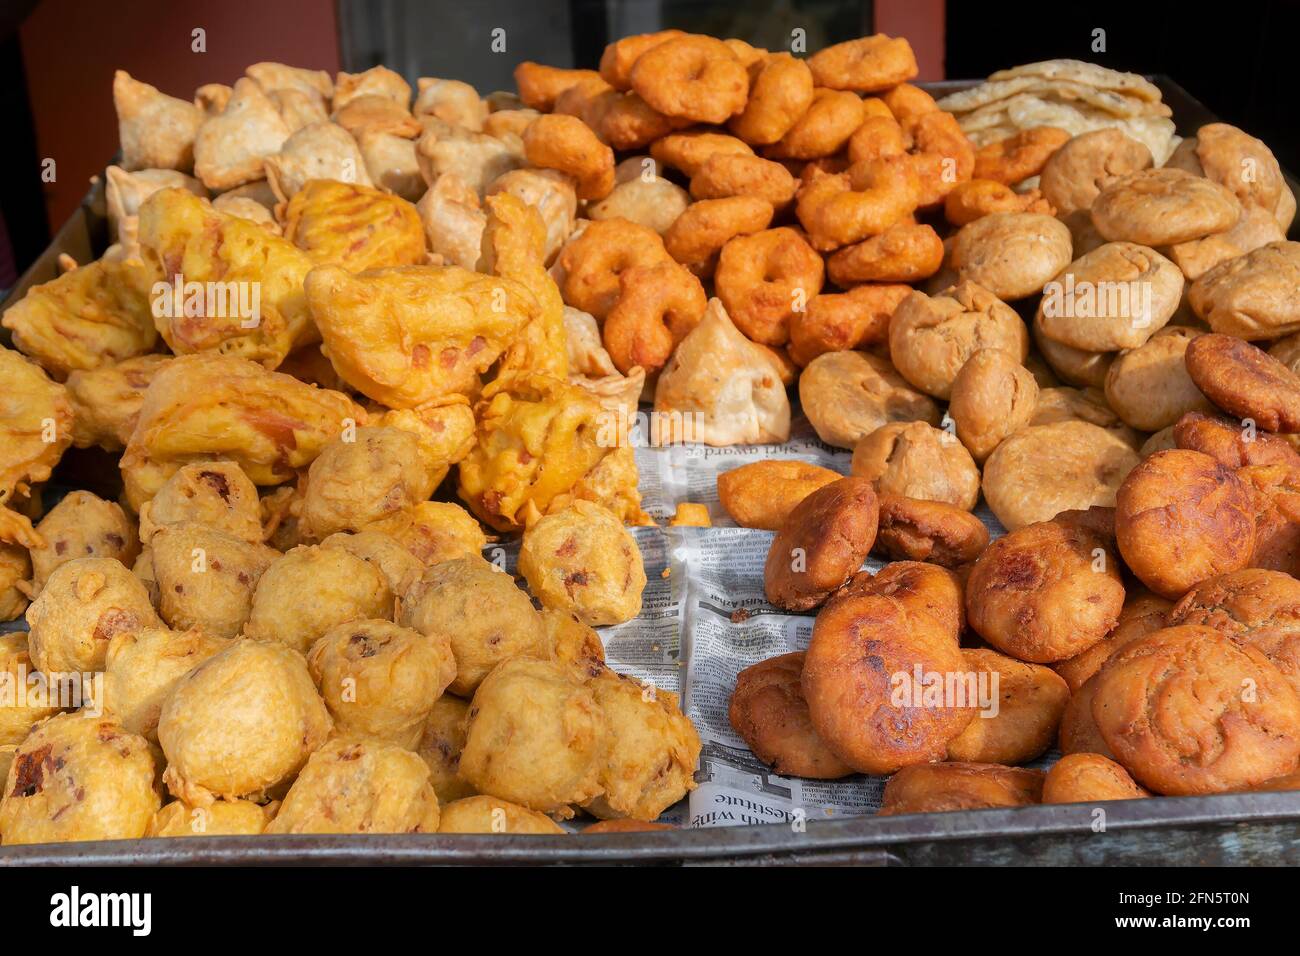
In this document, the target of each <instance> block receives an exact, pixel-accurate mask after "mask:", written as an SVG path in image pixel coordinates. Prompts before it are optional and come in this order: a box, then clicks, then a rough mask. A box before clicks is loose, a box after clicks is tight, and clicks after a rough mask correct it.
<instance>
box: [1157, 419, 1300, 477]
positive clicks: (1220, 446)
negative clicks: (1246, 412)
mask: <svg viewBox="0 0 1300 956" xmlns="http://www.w3.org/2000/svg"><path fill="white" fill-rule="evenodd" d="M1174 444H1176V445H1177V446H1178V447H1179V448H1182V449H1185V450H1187V451H1199V452H1202V453H1204V454H1206V455H1209V456H1210V457H1211V458H1213V459H1214V460H1215V461H1217V462H1219V463H1220V464H1224V465H1227V466H1228V467H1229V468H1242V467H1244V466H1246V465H1287V466H1288V467H1292V468H1300V452H1297V451H1296V450H1295V449H1294V448H1293V447H1291V443H1290V442H1288V441H1287V440H1286V439H1285V438H1279V437H1278V436H1277V435H1274V434H1271V433H1269V432H1267V431H1259V430H1257V429H1254V428H1247V427H1246V426H1244V425H1242V423H1241V422H1239V421H1235V420H1233V419H1231V418H1222V417H1220V416H1217V415H1203V414H1201V413H1200V412H1188V413H1187V414H1186V415H1184V416H1183V417H1182V418H1180V419H1178V421H1177V422H1175V423H1174Z"/></svg>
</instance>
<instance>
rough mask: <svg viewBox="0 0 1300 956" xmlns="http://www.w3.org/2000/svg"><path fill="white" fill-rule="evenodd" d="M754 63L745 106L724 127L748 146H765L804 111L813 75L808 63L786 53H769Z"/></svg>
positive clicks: (777, 138)
mask: <svg viewBox="0 0 1300 956" xmlns="http://www.w3.org/2000/svg"><path fill="white" fill-rule="evenodd" d="M756 66H757V70H756V72H754V71H752V72H751V75H752V77H753V79H752V80H751V82H750V85H749V100H748V101H747V102H746V103H745V109H744V111H743V112H741V113H740V115H739V116H733V117H732V118H731V121H730V122H729V123H728V124H727V128H728V129H730V130H731V132H732V133H734V134H735V135H737V136H739V137H740V138H741V139H743V140H744V141H745V142H746V143H749V144H750V145H753V146H767V145H770V144H771V143H775V142H776V141H777V140H779V139H780V138H781V137H782V136H784V135H785V134H786V133H788V132H790V128H791V127H792V126H794V124H795V123H796V122H798V121H799V117H801V116H803V114H804V113H806V112H807V111H808V107H809V106H811V105H812V101H813V78H812V71H811V70H809V69H808V64H807V63H805V62H804V61H803V60H796V59H795V58H794V57H792V56H791V55H790V54H788V53H773V54H771V55H769V56H768V57H766V58H765V59H763V60H762V61H761V62H760V63H759V64H757V65H756Z"/></svg>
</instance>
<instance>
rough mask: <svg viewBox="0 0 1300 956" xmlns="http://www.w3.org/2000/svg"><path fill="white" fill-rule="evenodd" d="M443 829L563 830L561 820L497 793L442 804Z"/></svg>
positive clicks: (470, 831) (537, 831) (507, 831)
mask: <svg viewBox="0 0 1300 956" xmlns="http://www.w3.org/2000/svg"><path fill="white" fill-rule="evenodd" d="M438 832H439V833H532V834H556V833H558V834H561V835H563V834H564V832H565V830H564V828H563V827H561V826H560V825H559V824H558V823H556V822H555V821H554V820H552V819H551V818H550V817H548V816H546V814H544V813H537V812H535V811H533V810H529V809H528V808H527V807H521V806H519V805H518V804H517V803H510V802H509V801H508V800H500V799H498V798H497V797H486V796H475V797H464V798H463V799H460V800H457V801H455V802H454V803H449V804H447V805H446V806H445V807H443V808H442V821H441V822H440V823H439V824H438Z"/></svg>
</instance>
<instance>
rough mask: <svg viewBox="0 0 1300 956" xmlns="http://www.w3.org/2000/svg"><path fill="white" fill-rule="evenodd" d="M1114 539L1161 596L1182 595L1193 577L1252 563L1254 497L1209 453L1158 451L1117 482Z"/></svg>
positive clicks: (1201, 577) (1127, 560)
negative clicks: (1118, 486)
mask: <svg viewBox="0 0 1300 956" xmlns="http://www.w3.org/2000/svg"><path fill="white" fill-rule="evenodd" d="M1115 540H1116V542H1117V543H1118V545H1119V551H1120V554H1122V555H1123V556H1124V561H1125V563H1126V564H1128V566H1129V570H1131V571H1132V572H1133V573H1134V574H1135V575H1137V576H1138V578H1139V579H1140V580H1141V581H1142V583H1143V584H1145V585H1146V586H1147V587H1149V588H1150V589H1151V590H1152V591H1154V592H1156V593H1157V594H1159V595H1161V596H1162V597H1167V598H1170V599H1176V598H1180V597H1182V596H1183V594H1185V593H1186V592H1187V590H1188V589H1189V588H1191V587H1192V586H1193V585H1195V584H1197V583H1198V582H1200V581H1204V580H1205V579H1206V578H1208V577H1213V576H1214V575H1216V574H1226V573H1227V572H1229V571H1236V570H1238V569H1240V568H1243V567H1245V566H1246V565H1247V563H1248V562H1249V561H1250V558H1251V555H1252V554H1253V552H1254V549H1255V495H1254V492H1253V491H1251V489H1250V488H1249V487H1248V486H1247V485H1246V483H1245V482H1243V481H1242V480H1241V479H1240V478H1239V477H1238V476H1237V475H1236V473H1235V472H1234V471H1233V469H1231V468H1228V467H1226V466H1224V465H1222V464H1220V463H1219V462H1217V461H1215V460H1214V459H1213V458H1211V457H1210V456H1209V455H1204V454H1201V453H1200V452H1198V451H1183V450H1181V449H1173V450H1170V451H1161V452H1156V453H1155V454H1154V455H1152V456H1151V457H1150V458H1147V459H1146V460H1145V461H1143V462H1142V463H1141V464H1139V465H1138V466H1137V467H1136V468H1134V469H1133V470H1132V471H1131V472H1129V474H1128V477H1127V478H1125V479H1124V483H1123V484H1122V485H1120V488H1119V492H1118V494H1117V495H1116V498H1115Z"/></svg>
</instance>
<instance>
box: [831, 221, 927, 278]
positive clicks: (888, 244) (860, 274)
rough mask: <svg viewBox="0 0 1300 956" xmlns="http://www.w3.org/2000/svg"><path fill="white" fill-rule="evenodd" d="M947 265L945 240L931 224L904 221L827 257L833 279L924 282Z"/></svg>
mask: <svg viewBox="0 0 1300 956" xmlns="http://www.w3.org/2000/svg"><path fill="white" fill-rule="evenodd" d="M942 265H943V240H942V239H940V238H939V234H938V233H937V232H935V231H934V229H933V228H932V227H931V226H927V225H923V224H920V223H909V222H900V223H898V224H897V225H893V226H890V227H889V228H888V229H886V230H885V231H884V232H882V233H881V234H880V235H878V236H872V237H871V238H870V239H864V240H863V241H862V242H858V243H854V244H853V245H851V246H845V247H844V248H843V249H840V250H839V251H838V252H836V253H835V254H834V255H832V256H831V257H830V258H829V259H827V260H826V272H827V274H828V275H829V276H830V279H831V281H832V282H834V283H835V284H836V285H837V286H840V287H841V288H847V287H848V286H851V285H854V284H856V283H858V282H920V281H921V280H922V279H928V278H929V277H930V276H932V275H934V274H935V273H936V272H938V271H939V268H940V267H941V266H942Z"/></svg>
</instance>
